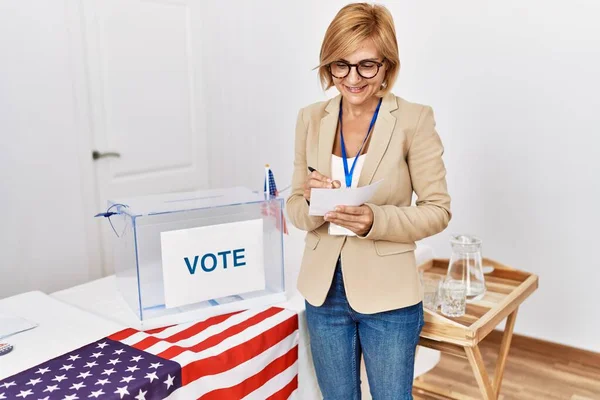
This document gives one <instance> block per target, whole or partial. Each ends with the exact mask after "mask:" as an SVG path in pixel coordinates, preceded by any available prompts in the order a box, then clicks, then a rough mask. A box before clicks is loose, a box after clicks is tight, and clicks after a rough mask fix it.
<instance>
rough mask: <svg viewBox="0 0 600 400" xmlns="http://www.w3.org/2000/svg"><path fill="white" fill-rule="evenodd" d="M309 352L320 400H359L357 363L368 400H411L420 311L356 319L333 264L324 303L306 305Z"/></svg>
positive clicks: (420, 308) (408, 309) (358, 315)
mask: <svg viewBox="0 0 600 400" xmlns="http://www.w3.org/2000/svg"><path fill="white" fill-rule="evenodd" d="M306 318H307V324H308V331H309V335H310V347H311V351H312V357H313V362H314V365H315V371H316V374H317V380H318V382H319V387H320V388H321V393H322V394H323V396H324V399H325V400H355V399H357V400H360V398H361V392H360V357H361V354H362V355H363V357H364V360H365V367H366V370H367V378H368V380H369V387H370V389H371V396H372V397H373V400H387V399H412V398H413V397H412V384H413V375H414V364H415V350H416V347H417V343H418V341H419V334H420V333H421V329H422V328H423V323H424V322H423V305H422V303H418V304H416V305H413V306H409V307H405V308H401V309H397V310H391V311H385V312H380V313H375V314H361V313H359V312H356V311H354V310H353V309H352V308H351V307H350V304H348V299H347V298H346V291H345V289H344V280H343V277H342V270H341V262H340V261H339V260H338V263H337V266H336V271H335V275H334V278H333V282H332V284H331V288H330V289H329V293H328V294H327V299H326V300H325V303H324V304H323V305H322V306H320V307H315V306H312V305H311V304H310V303H308V302H306Z"/></svg>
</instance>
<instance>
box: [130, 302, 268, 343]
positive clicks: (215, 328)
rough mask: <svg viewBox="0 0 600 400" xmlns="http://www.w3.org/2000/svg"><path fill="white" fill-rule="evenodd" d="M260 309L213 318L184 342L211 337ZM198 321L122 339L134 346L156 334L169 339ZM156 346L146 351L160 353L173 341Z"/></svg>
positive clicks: (196, 341)
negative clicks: (224, 318) (207, 324)
mask: <svg viewBox="0 0 600 400" xmlns="http://www.w3.org/2000/svg"><path fill="white" fill-rule="evenodd" d="M260 311H262V310H261V309H259V310H248V311H244V312H240V313H232V315H230V317H229V318H227V319H226V320H224V321H222V322H220V323H218V322H217V321H215V320H212V324H211V326H210V327H208V328H206V329H204V330H203V331H202V332H200V333H199V334H198V335H197V336H193V337H191V338H189V339H184V340H183V341H182V342H185V341H186V340H187V341H189V343H190V344H192V343H198V341H199V338H200V337H202V338H205V337H209V336H210V335H213V334H214V333H216V332H220V331H222V330H223V329H225V328H226V327H228V326H231V325H234V324H236V323H238V322H239V321H243V320H245V319H247V318H248V316H251V315H255V314H257V313H258V312H260ZM228 315H229V314H228ZM198 323H200V322H192V323H185V324H179V325H174V326H172V327H171V328H168V329H165V330H164V331H162V332H160V333H158V334H156V335H148V334H147V333H145V332H141V331H136V333H135V335H131V336H129V337H127V338H125V339H122V342H123V343H125V344H127V345H129V346H134V345H136V344H137V343H140V342H141V341H142V340H144V339H146V338H149V337H151V336H156V337H158V338H159V339H168V338H169V337H171V336H173V335H176V334H177V333H179V332H181V331H184V330H186V329H188V328H189V327H191V326H192V325H195V324H198ZM185 343H187V342H185ZM156 346H159V347H158V348H157V349H156V348H155V347H154V346H151V347H149V348H147V349H146V351H148V352H150V353H152V354H158V353H160V352H161V351H163V350H165V349H167V348H169V347H170V346H171V343H166V342H165V343H162V342H158V343H156Z"/></svg>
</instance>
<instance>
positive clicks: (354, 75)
mask: <svg viewBox="0 0 600 400" xmlns="http://www.w3.org/2000/svg"><path fill="white" fill-rule="evenodd" d="M361 79H362V77H361V76H360V75H359V74H358V71H357V69H356V67H352V68H350V73H349V74H348V76H347V77H346V81H347V82H348V83H350V84H356V83H358V82H360V80H361Z"/></svg>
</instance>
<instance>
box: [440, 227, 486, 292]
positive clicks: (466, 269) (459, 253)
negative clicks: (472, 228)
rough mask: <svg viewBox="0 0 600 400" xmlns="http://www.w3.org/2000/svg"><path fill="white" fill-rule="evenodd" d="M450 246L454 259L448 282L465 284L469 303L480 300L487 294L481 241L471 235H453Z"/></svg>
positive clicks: (449, 267)
mask: <svg viewBox="0 0 600 400" xmlns="http://www.w3.org/2000/svg"><path fill="white" fill-rule="evenodd" d="M450 245H451V247H452V257H451V258H450V264H449V265H448V273H447V276H446V280H447V281H455V282H456V283H462V284H464V286H465V288H466V296H467V303H469V302H472V301H476V300H480V299H481V298H483V295H484V294H485V277H484V275H483V266H482V260H481V239H479V238H478V237H475V236H471V235H453V236H452V237H451V238H450Z"/></svg>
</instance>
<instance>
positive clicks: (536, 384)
mask: <svg viewBox="0 0 600 400" xmlns="http://www.w3.org/2000/svg"><path fill="white" fill-rule="evenodd" d="M499 346H500V335H499V334H498V333H497V332H493V333H492V334H490V336H489V337H488V338H487V339H486V340H485V341H484V342H483V343H482V344H481V352H482V354H483V358H484V361H485V364H486V368H487V370H488V372H489V373H490V374H493V368H494V366H495V361H496V355H497V353H498V348H499ZM417 379H420V380H422V381H423V382H427V383H428V384H431V385H435V386H438V387H443V388H445V390H447V392H448V393H450V391H454V392H457V393H461V394H464V395H467V396H469V397H472V398H474V399H479V398H481V395H480V394H479V391H478V389H477V382H476V381H475V378H474V377H473V374H472V371H471V367H470V366H469V362H468V361H467V360H466V359H461V358H458V357H453V356H449V355H442V358H441V361H440V363H439V364H438V365H437V366H436V367H435V368H434V369H433V370H431V371H429V372H428V373H427V374H425V375H422V376H420V377H419V378H417ZM414 396H415V399H418V400H425V399H445V398H447V397H444V396H437V395H431V394H429V395H427V394H421V393H417V392H416V391H415V393H414ZM499 399H501V400H512V399H519V400H528V399H535V400H541V399H543V400H554V399H570V400H592V399H593V400H600V354H597V353H591V352H586V351H582V350H577V349H573V348H570V347H566V346H561V345H556V344H553V343H548V342H542V341H539V340H535V339H530V338H525V337H520V336H519V337H518V336H515V337H514V339H513V342H512V346H511V350H510V353H509V355H508V360H507V363H506V370H505V373H504V380H503V383H502V387H501V390H500V397H499Z"/></svg>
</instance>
